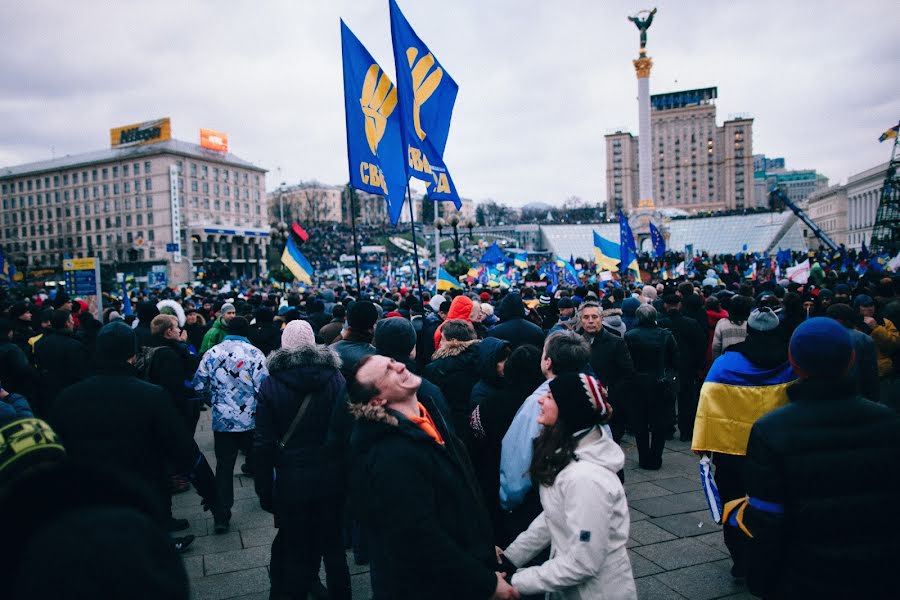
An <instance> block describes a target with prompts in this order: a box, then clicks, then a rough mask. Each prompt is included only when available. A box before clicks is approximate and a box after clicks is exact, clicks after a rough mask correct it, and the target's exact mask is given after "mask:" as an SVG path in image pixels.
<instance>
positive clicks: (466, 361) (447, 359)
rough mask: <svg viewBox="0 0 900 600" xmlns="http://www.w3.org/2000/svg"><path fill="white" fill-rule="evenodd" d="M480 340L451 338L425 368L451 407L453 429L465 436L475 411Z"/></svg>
mask: <svg viewBox="0 0 900 600" xmlns="http://www.w3.org/2000/svg"><path fill="white" fill-rule="evenodd" d="M479 344H480V342H478V340H472V341H469V342H460V341H455V340H453V341H450V342H448V343H446V344H444V345H443V346H441V347H440V348H438V349H437V350H435V352H434V355H433V360H432V361H431V362H430V363H428V365H427V366H426V367H425V372H424V373H423V376H424V377H425V378H426V379H427V380H428V381H430V382H431V383H433V384H434V385H436V386H438V387H439V388H440V389H441V392H443V394H444V397H445V398H446V399H447V405H448V406H449V408H450V414H449V415H448V416H449V418H450V422H451V423H452V424H453V429H454V430H455V431H456V432H458V433H459V434H460V437H463V439H468V437H467V436H464V435H462V433H463V432H466V431H468V429H469V427H468V426H469V414H470V413H471V412H472V401H471V398H472V388H474V387H475V384H476V383H477V382H478V346H479Z"/></svg>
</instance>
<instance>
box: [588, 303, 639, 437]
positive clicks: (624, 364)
mask: <svg viewBox="0 0 900 600" xmlns="http://www.w3.org/2000/svg"><path fill="white" fill-rule="evenodd" d="M576 320H577V322H578V329H579V333H581V335H582V336H584V338H585V339H586V340H587V341H588V343H589V344H590V345H591V360H590V364H591V369H592V370H593V371H594V375H596V376H597V378H598V379H599V380H600V383H602V384H603V385H605V386H606V387H607V388H608V389H609V403H610V404H611V405H612V407H613V417H612V420H611V421H610V423H609V427H610V430H611V431H612V434H613V439H615V441H616V442H619V440H621V439H622V435H623V434H624V433H625V424H626V423H627V415H628V400H627V393H628V392H627V385H628V382H629V381H630V380H631V378H632V377H633V376H634V364H633V363H632V362H631V353H629V352H628V345H627V344H626V343H625V340H624V339H623V338H621V337H619V336H618V335H616V334H615V333H613V332H611V331H610V330H609V329H607V328H606V327H603V313H602V312H601V310H600V305H599V304H597V303H596V302H585V303H584V304H582V305H581V308H580V309H579V311H578V316H577V318H576Z"/></svg>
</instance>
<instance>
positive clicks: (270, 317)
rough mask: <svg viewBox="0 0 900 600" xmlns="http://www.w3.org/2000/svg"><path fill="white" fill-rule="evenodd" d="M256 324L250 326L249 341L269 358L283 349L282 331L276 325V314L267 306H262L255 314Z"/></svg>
mask: <svg viewBox="0 0 900 600" xmlns="http://www.w3.org/2000/svg"><path fill="white" fill-rule="evenodd" d="M253 317H254V319H255V320H256V322H255V323H254V324H253V325H251V326H250V334H249V335H248V336H247V339H248V340H250V343H251V344H253V345H254V346H256V347H257V348H259V349H260V351H261V352H262V353H263V354H265V355H266V356H268V355H269V354H271V353H272V351H273V350H278V348H280V347H281V329H279V327H278V325H276V324H275V323H274V319H275V313H273V312H272V309H271V308H269V307H267V306H261V307H259V308H257V309H256V311H255V312H254V313H253Z"/></svg>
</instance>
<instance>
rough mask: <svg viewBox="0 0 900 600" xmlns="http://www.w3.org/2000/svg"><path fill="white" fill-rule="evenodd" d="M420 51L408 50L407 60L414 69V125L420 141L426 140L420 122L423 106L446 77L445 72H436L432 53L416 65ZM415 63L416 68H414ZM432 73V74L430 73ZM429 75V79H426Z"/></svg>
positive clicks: (441, 70)
mask: <svg viewBox="0 0 900 600" xmlns="http://www.w3.org/2000/svg"><path fill="white" fill-rule="evenodd" d="M418 54H419V50H418V49H416V48H408V49H407V50H406V60H408V61H409V68H410V69H412V83H413V123H414V124H415V126H416V134H417V135H418V136H419V139H420V140H424V139H425V130H424V129H422V123H421V121H420V120H419V112H420V111H421V109H422V105H423V104H425V102H426V101H427V100H428V99H429V98H430V97H431V95H432V94H433V93H434V91H435V90H436V89H437V87H438V86H439V85H440V84H441V79H442V78H443V77H444V70H443V69H441V68H440V67H438V68H437V69H435V70H434V71H431V68H432V67H433V66H434V56H432V55H431V52H429V53H428V54H426V55H425V56H423V57H422V58H421V59H420V60H419V62H417V63H415V61H416V56H417V55H418ZM413 63H415V66H413ZM429 71H431V74H429V73H428V72H429ZM426 75H427V77H426Z"/></svg>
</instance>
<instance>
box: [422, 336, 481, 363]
mask: <svg viewBox="0 0 900 600" xmlns="http://www.w3.org/2000/svg"><path fill="white" fill-rule="evenodd" d="M478 342H479V340H469V341H468V342H463V341H461V340H448V341H447V342H446V343H444V344H443V345H442V346H441V347H440V348H438V349H437V350H435V351H434V354H432V355H431V359H432V360H437V359H439V358H446V357H448V356H459V355H460V354H462V353H463V352H465V351H466V348H468V347H469V346H472V345H474V344H477V343H478Z"/></svg>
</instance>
